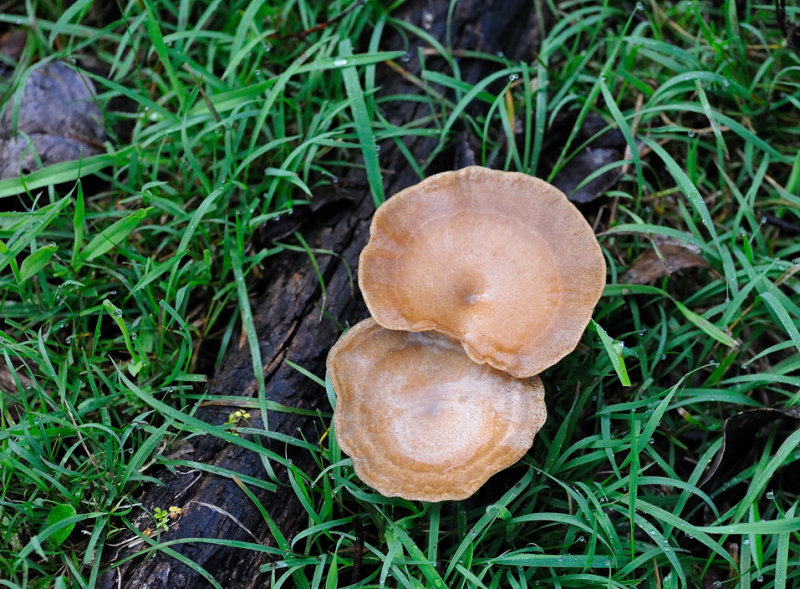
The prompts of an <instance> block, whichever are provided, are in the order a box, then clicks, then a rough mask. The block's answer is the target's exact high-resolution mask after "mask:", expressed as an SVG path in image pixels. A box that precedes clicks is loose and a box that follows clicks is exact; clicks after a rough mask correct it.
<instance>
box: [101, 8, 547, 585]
mask: <svg viewBox="0 0 800 589" xmlns="http://www.w3.org/2000/svg"><path fill="white" fill-rule="evenodd" d="M449 4H450V3H449V2H431V1H427V0H412V1H410V2H407V3H406V4H404V5H403V7H402V9H401V11H400V12H398V13H397V14H395V15H394V16H395V17H397V18H400V19H404V20H406V21H408V22H411V23H413V24H415V25H416V26H417V27H420V28H422V29H425V30H426V31H427V32H428V33H429V34H430V35H432V36H433V37H435V38H437V39H439V41H441V42H442V43H445V42H446V40H447V39H449V42H450V43H451V45H452V47H453V48H454V49H455V50H456V54H458V51H459V50H460V49H469V50H477V51H483V52H488V53H491V54H497V53H499V52H502V53H503V54H504V55H506V56H508V57H509V58H510V59H513V60H520V59H522V60H525V61H530V60H532V59H533V57H534V55H533V50H532V47H533V46H534V40H535V38H536V35H537V34H538V31H537V27H536V22H537V14H536V10H535V4H536V3H533V2H527V1H523V0H491V1H489V2H485V1H481V0H465V1H463V2H460V3H458V4H457V5H456V9H455V11H454V14H453V15H452V21H451V28H450V32H449V35H447V33H446V27H447V23H448V17H447V9H448V6H449ZM405 43H410V45H404V44H405ZM420 43H421V42H420V41H419V40H418V39H415V38H412V37H410V36H408V37H407V38H405V39H404V38H403V37H402V36H401V35H399V34H396V33H392V32H387V34H386V36H385V38H384V41H383V43H382V46H381V49H383V50H393V49H402V50H406V51H408V55H409V56H411V60H410V61H408V62H404V63H403V64H402V67H403V68H405V69H406V70H408V71H409V72H411V73H418V71H419V70H418V67H417V61H416V57H415V56H416V55H417V48H418V46H419V44H420ZM444 63H445V62H444V60H441V59H439V58H436V57H435V56H430V55H428V57H426V67H427V68H428V69H435V68H436V67H444ZM490 67H494V66H490V64H488V63H487V62H485V61H479V60H470V59H466V58H465V59H463V60H462V61H461V62H460V69H461V74H462V77H463V78H465V79H466V80H468V81H470V82H473V83H474V82H476V81H477V80H480V79H481V78H482V77H484V76H485V75H486V74H487V73H490V72H491V71H492V70H491V69H489V68H490ZM415 70H416V71H415ZM378 76H379V84H380V86H381V95H384V96H387V95H394V94H399V93H406V94H408V93H415V92H417V93H418V92H419V90H418V89H417V88H415V87H414V86H413V85H412V84H410V83H409V82H408V80H407V79H406V78H405V77H404V76H403V75H401V73H399V72H398V71H397V69H396V68H390V67H388V66H387V65H381V66H379V71H378ZM428 108H429V107H428V106H427V105H424V104H420V103H412V102H402V103H397V104H396V105H389V106H386V105H384V107H383V110H384V114H385V115H386V117H387V118H388V120H389V121H390V122H391V123H394V124H397V125H403V124H405V123H407V122H409V121H413V120H416V119H418V118H420V117H422V116H425V115H426V114H429V113H428V112H427V110H426V109H428ZM405 141H406V146H407V147H408V149H409V150H410V152H411V153H413V154H415V156H417V157H418V159H419V161H424V160H425V158H426V157H427V156H428V155H429V154H430V153H431V151H432V149H433V146H434V144H433V142H432V141H431V140H430V139H426V138H420V137H416V138H414V137H411V138H407V139H405ZM469 151H470V148H469V146H468V147H467V149H466V151H464V150H463V149H462V150H459V149H455V150H453V151H451V152H448V153H444V154H441V155H440V156H439V157H438V158H437V161H435V162H432V163H431V165H429V166H428V172H430V173H434V172H438V171H442V170H445V169H452V168H454V167H460V166H462V165H465V164H467V163H473V162H471V161H469ZM465 154H466V155H465ZM380 163H381V167H382V170H383V172H384V173H383V178H384V185H385V191H386V194H387V195H391V194H394V193H396V192H398V191H399V190H401V189H403V188H405V187H407V186H409V185H411V184H414V183H416V182H417V181H419V178H418V177H417V176H416V175H415V173H414V171H413V169H412V168H411V166H409V165H408V163H407V162H406V161H405V159H404V157H403V155H402V154H401V153H400V150H399V149H397V148H396V146H395V145H394V144H392V143H391V142H385V143H384V144H383V145H382V150H381V153H380ZM334 188H335V190H333V191H332V192H331V193H330V194H325V195H316V196H315V199H317V198H319V199H320V202H325V203H327V204H325V205H324V206H323V207H322V208H320V209H319V210H317V211H316V212H315V213H314V214H313V215H309V217H308V219H307V222H305V223H304V224H302V226H301V227H300V228H299V231H300V232H301V233H302V235H303V236H304V238H305V239H306V241H307V242H308V243H309V245H310V246H311V247H312V248H320V249H327V250H331V251H334V252H337V253H338V254H340V255H341V256H342V259H339V258H337V257H334V256H317V262H318V263H319V270H320V272H321V274H322V276H323V278H324V282H325V285H326V297H325V300H324V301H323V297H322V292H321V289H320V285H319V282H318V278H317V275H316V273H315V270H314V268H313V267H312V265H311V263H310V261H309V259H308V257H307V256H305V255H302V254H295V253H290V252H287V253H284V254H281V255H279V256H275V257H274V258H273V259H271V260H270V261H271V262H272V265H271V266H270V267H269V268H268V269H267V272H266V275H267V276H268V277H269V278H268V279H267V280H266V281H265V284H264V286H263V292H260V293H259V294H256V293H252V295H251V304H252V306H253V308H254V320H255V326H256V328H257V332H258V337H259V342H260V350H261V357H262V359H263V362H264V376H265V379H266V394H267V398H268V399H269V400H271V401H275V402H277V403H280V404H281V405H288V406H291V407H298V408H303V409H311V410H315V409H320V410H321V411H329V410H330V407H329V406H328V401H327V398H326V396H325V393H324V391H322V390H321V388H320V387H319V386H318V385H316V384H314V383H313V382H311V381H310V380H309V379H308V378H307V377H305V376H303V375H302V374H300V373H299V372H298V371H297V370H295V369H294V368H292V367H290V366H289V365H288V364H287V363H286V360H290V361H291V362H294V363H296V364H298V365H300V366H302V367H304V368H305V369H307V370H309V371H311V372H312V373H314V374H317V375H322V374H324V370H325V368H324V366H325V357H326V354H327V352H328V349H329V348H330V346H331V345H332V344H333V343H334V342H335V341H336V339H337V338H338V336H339V328H338V327H337V326H336V325H335V323H334V322H333V321H331V320H329V319H326V318H322V319H321V309H322V307H323V304H324V308H325V313H326V315H329V316H332V317H334V318H336V319H337V320H338V321H340V322H341V323H347V322H349V323H354V322H356V321H358V320H360V319H362V318H364V317H366V315H367V312H366V309H365V307H364V305H363V303H362V301H361V297H360V295H359V294H358V291H357V286H354V285H352V284H351V282H350V281H349V277H348V273H347V271H346V268H345V265H344V264H345V263H346V264H349V266H350V268H351V269H352V270H353V271H355V269H356V266H357V260H358V254H359V253H360V251H361V249H362V248H363V246H364V244H365V243H366V240H367V237H368V230H369V221H370V219H371V217H372V213H373V212H374V205H373V203H372V198H371V196H370V193H369V189H368V187H367V183H366V178H365V176H364V172H363V169H360V168H352V169H351V170H350V171H349V172H348V173H347V175H346V176H345V177H343V178H342V179H341V180H340V181H339V183H338V184H336V185H335V187H334ZM284 222H285V221H284ZM293 228H294V227H290V229H293ZM275 233H276V231H275V229H274V228H270V227H265V228H264V230H263V232H262V233H261V238H262V239H269V238H271V237H274V235H275ZM277 233H278V234H279V233H280V230H279V229H278V230H277ZM287 239H290V238H287ZM342 260H344V261H342ZM256 390H257V385H256V383H255V380H254V378H253V370H252V361H251V357H250V353H249V349H248V347H247V345H246V343H245V342H244V340H242V343H241V344H240V345H235V346H232V349H231V350H230V351H229V352H228V353H227V355H226V357H225V360H224V362H223V366H222V367H221V369H220V370H219V372H218V373H217V374H216V375H215V377H214V379H213V381H212V382H211V383H210V386H209V392H210V394H211V395H212V398H213V395H220V394H222V395H233V394H235V395H242V396H251V397H252V396H254V395H255V393H256ZM231 411H232V408H231V407H221V406H206V407H203V408H202V409H201V410H200V411H199V412H198V413H197V414H196V416H197V417H199V418H200V419H202V420H204V421H207V422H209V423H212V424H221V423H224V422H225V421H226V419H227V418H228V415H229V414H230V412H231ZM251 414H252V416H253V421H254V422H255V423H260V421H259V420H258V419H257V412H256V411H252V410H251ZM268 423H269V428H270V430H272V431H277V432H281V433H284V434H288V435H292V436H299V435H301V434H302V436H304V437H305V439H306V440H309V441H312V442H316V441H317V440H318V439H319V437H320V435H321V434H322V431H321V430H322V428H323V427H324V426H323V425H322V423H321V422H320V421H319V420H318V419H316V418H309V417H305V416H303V415H298V414H293V413H284V412H270V414H269V415H268ZM262 443H263V444H264V445H265V446H266V447H269V448H270V449H271V450H272V451H274V452H277V453H279V454H281V455H287V456H288V457H289V458H292V460H293V462H294V464H296V465H297V466H298V467H299V468H300V469H302V470H304V471H309V472H313V471H314V466H313V465H312V464H310V461H311V459H310V457H309V453H308V452H301V451H299V450H298V449H297V448H295V447H294V446H292V445H288V444H277V443H276V442H275V441H272V442H270V441H269V440H267V439H264V440H263V442H262ZM180 450H181V452H182V454H181V455H180V458H181V459H184V460H192V461H196V462H202V463H207V464H213V465H216V466H219V467H222V468H227V469H231V470H234V471H236V472H239V473H242V474H243V475H248V476H256V477H262V478H263V477H264V467H263V464H262V463H261V460H260V459H259V458H258V457H257V456H256V455H255V453H253V452H251V451H248V450H245V449H242V448H241V447H239V446H237V445H234V444H228V443H225V442H224V441H221V440H219V439H216V438H212V437H209V436H206V437H197V438H191V439H189V440H186V441H185V442H184V443H183V444H182V445H181V446H180ZM276 472H277V468H276ZM148 474H150V475H151V476H152V475H153V473H152V472H148ZM280 474H281V473H278V476H280ZM157 476H158V478H159V479H160V480H161V481H162V482H163V483H164V484H163V486H158V485H149V486H147V487H145V488H144V489H143V493H142V494H141V496H139V497H136V500H137V501H139V502H140V503H141V505H143V506H145V507H146V508H147V509H149V510H153V509H154V508H155V507H161V508H166V507H167V506H170V505H176V506H179V507H181V508H182V509H183V516H182V517H181V518H180V520H179V521H178V522H177V523H174V524H173V525H172V526H171V527H170V529H169V531H168V532H166V533H163V534H162V535H161V538H160V540H161V542H168V541H173V540H177V539H182V538H209V539H227V540H234V539H235V540H243V541H248V542H253V541H255V540H257V541H258V542H260V543H263V544H267V545H270V544H272V542H273V541H272V537H271V535H270V533H269V530H268V529H267V526H266V524H265V522H264V521H263V518H262V517H261V515H260V514H259V512H258V510H257V509H256V507H255V505H254V504H253V502H252V501H250V500H249V499H248V498H247V497H246V496H245V494H244V493H243V492H242V491H241V490H240V489H239V488H238V487H237V485H236V484H235V483H234V482H233V481H231V480H230V479H228V478H223V477H218V476H213V475H209V474H207V473H205V472H203V471H196V470H189V469H178V471H177V472H176V473H172V472H169V471H167V470H166V469H164V470H161V471H160V472H159V473H158V474H157ZM254 491H255V493H256V495H257V496H258V498H259V500H260V501H261V502H262V503H263V504H264V505H265V506H266V508H267V510H268V511H269V512H270V515H271V517H272V519H273V520H274V521H275V523H276V524H277V525H278V526H279V527H280V528H281V530H282V532H283V534H284V535H285V536H286V537H288V538H291V537H292V536H293V535H294V534H295V533H296V532H297V531H299V530H302V529H304V528H305V527H306V526H307V523H308V522H307V516H306V514H305V512H304V511H303V509H302V508H301V506H300V505H299V502H298V501H297V500H296V497H295V494H294V491H293V490H292V489H291V488H290V487H289V486H288V485H284V486H279V487H278V489H277V491H275V492H274V493H268V492H266V491H264V492H260V490H258V489H254ZM209 506H213V508H212V507H209ZM148 519H149V521H151V522H152V519H151V518H150V516H148V515H146V514H145V512H144V511H143V510H142V513H141V516H140V517H138V518H137V516H136V515H133V517H132V522H133V523H134V525H137V527H138V529H140V530H141V529H143V528H144V526H145V525H146V522H147V521H148ZM131 538H133V539H135V536H134V535H133V534H130V536H129V538H128V539H131ZM125 540H126V538H120V537H115V538H113V541H112V542H111V543H112V544H116V545H117V548H115V549H112V548H107V549H106V552H105V553H104V555H103V557H104V560H105V563H106V565H107V566H108V567H112V568H109V569H108V570H107V571H106V572H105V573H104V575H103V576H102V579H101V580H100V583H99V584H98V586H100V587H106V588H108V589H111V588H113V587H137V588H158V587H164V588H166V587H169V588H179V587H192V588H195V587H205V586H207V581H205V580H204V579H203V578H202V577H201V576H200V575H199V574H198V573H197V572H196V571H194V570H192V569H191V568H190V567H187V566H186V565H185V564H183V563H181V562H179V561H178V560H176V559H175V558H173V557H171V556H169V555H167V554H165V553H164V552H163V551H159V550H156V551H154V552H152V553H151V554H149V555H147V557H141V556H139V557H136V558H133V559H129V560H125V559H126V558H127V557H128V556H129V555H131V554H133V553H136V552H137V551H139V550H141V549H142V548H143V546H144V545H143V543H142V542H141V541H138V542H132V543H129V544H128V543H125ZM170 549H171V550H174V551H175V552H177V553H179V554H181V555H183V556H185V557H186V558H189V559H191V560H192V561H194V562H196V563H197V564H198V565H200V566H201V567H203V568H204V569H205V570H206V571H208V572H209V573H211V575H213V576H214V578H215V579H216V580H217V582H218V583H219V584H220V585H222V586H223V587H241V588H247V587H263V586H265V584H266V579H267V576H266V575H265V574H263V573H259V567H260V566H261V565H262V564H264V563H265V562H267V561H268V560H269V557H268V556H267V555H265V554H263V553H255V552H252V551H248V550H242V549H231V548H229V547H227V546H223V545H218V544H210V543H204V542H191V543H184V544H172V545H171V546H170ZM120 562H121V564H120Z"/></svg>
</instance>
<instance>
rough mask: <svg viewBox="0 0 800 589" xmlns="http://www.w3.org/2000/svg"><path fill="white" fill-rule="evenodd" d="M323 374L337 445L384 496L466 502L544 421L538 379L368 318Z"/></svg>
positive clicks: (431, 336) (442, 339)
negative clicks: (331, 393)
mask: <svg viewBox="0 0 800 589" xmlns="http://www.w3.org/2000/svg"><path fill="white" fill-rule="evenodd" d="M327 366H328V375H329V377H330V379H331V383H332V384H333V388H334V390H335V391H336V395H337V401H336V410H335V412H334V429H335V432H336V439H337V441H338V442H339V446H340V447H341V448H342V450H344V452H346V453H347V454H348V455H349V456H350V458H351V459H352V461H353V467H354V468H355V471H356V474H357V475H358V476H359V478H361V480H363V481H364V482H365V483H367V484H368V485H370V486H371V487H373V488H374V489H376V490H377V491H378V492H380V493H381V494H382V495H385V496H387V497H392V496H400V497H403V498H405V499H412V500H422V501H444V500H457V499H465V498H467V497H469V496H470V495H472V494H473V493H474V492H475V491H477V490H478V488H479V487H480V486H481V485H482V484H483V483H484V482H486V480H487V479H488V478H489V477H490V476H491V475H492V474H494V473H496V472H498V471H499V470H502V469H504V468H506V467H507V466H510V465H511V464H513V463H515V462H516V461H517V460H519V459H520V458H521V457H522V456H523V455H524V454H525V452H526V451H527V450H528V448H530V446H531V444H532V443H533V437H534V435H535V434H536V432H537V431H539V429H540V428H541V427H542V425H543V424H544V422H545V419H546V417H547V413H546V409H545V404H544V388H543V386H542V382H541V380H540V379H539V378H538V377H534V378H531V379H518V378H514V377H512V376H510V375H509V374H506V373H504V372H501V371H499V370H496V369H494V368H492V367H491V366H487V365H480V364H475V363H474V362H473V361H472V360H470V358H469V357H468V356H467V355H466V354H465V353H464V349H463V348H462V347H461V346H460V345H459V344H458V342H455V341H453V340H452V339H450V338H448V337H447V336H444V335H442V334H438V333H435V332H423V333H414V332H407V331H393V330H389V329H385V328H383V327H381V326H380V325H378V324H377V323H376V322H375V321H374V320H373V319H371V318H370V319H365V320H364V321H362V322H360V323H358V324H357V325H356V326H354V327H353V328H352V329H350V331H348V332H347V333H346V334H345V335H344V336H343V337H342V338H341V339H340V340H339V342H337V343H336V345H335V346H333V348H332V349H331V351H330V353H329V355H328V362H327Z"/></svg>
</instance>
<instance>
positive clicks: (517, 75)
mask: <svg viewBox="0 0 800 589" xmlns="http://www.w3.org/2000/svg"><path fill="white" fill-rule="evenodd" d="M514 80H519V74H510V75H509V76H508V81H509V82H513V81H514Z"/></svg>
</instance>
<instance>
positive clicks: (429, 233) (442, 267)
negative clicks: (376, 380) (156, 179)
mask: <svg viewBox="0 0 800 589" xmlns="http://www.w3.org/2000/svg"><path fill="white" fill-rule="evenodd" d="M605 275H606V265H605V260H604V258H603V254H602V252H601V250H600V245H599V244H598V243H597V238H596V237H595V235H594V232H593V231H592V228H591V227H590V226H589V224H588V223H587V222H586V220H585V219H584V218H583V216H582V215H581V214H580V212H579V211H578V210H577V209H576V208H575V207H574V206H573V205H572V203H570V202H569V201H568V200H567V198H566V196H564V194H563V193H562V192H561V191H559V190H558V189H557V188H555V187H554V186H551V185H550V184H548V183H547V182H544V181H543V180H539V179H538V178H534V177H532V176H528V175H525V174H520V173H517V172H501V171H496V170H489V169H487V168H481V167H478V166H472V167H469V168H464V169H462V170H457V171H455V172H444V173H442V174H437V175H435V176H431V177H430V178H428V179H426V180H424V181H422V182H420V183H419V184H417V185H415V186H412V187H410V188H406V189H405V190H403V191H401V192H400V193H398V194H397V195H395V196H394V197H392V198H390V199H389V200H387V201H386V202H385V203H384V204H382V205H381V206H380V207H379V208H378V210H377V211H376V213H375V216H374V218H373V220H372V225H371V226H370V240H369V243H368V244H367V247H366V248H364V250H363V251H362V253H361V259H360V262H359V268H358V283H359V286H360V287H361V292H362V293H363V295H364V300H365V302H366V304H367V307H368V308H369V311H370V313H371V314H372V316H373V317H374V318H375V320H376V321H377V322H378V323H380V324H381V325H383V326H384V327H387V328H389V329H400V330H407V331H427V330H435V331H439V332H442V333H446V334H448V335H451V336H453V337H455V338H456V339H458V340H459V341H461V343H462V345H463V346H464V348H465V350H466V351H467V354H469V356H470V358H472V359H473V360H474V361H475V362H478V363H482V364H483V363H488V364H490V365H491V366H494V367H495V368H499V369H500V370H503V371H506V372H509V373H511V374H513V375H514V376H518V377H525V376H531V375H534V374H539V373H540V372H542V371H543V370H544V369H545V368H547V367H549V366H552V365H553V364H555V363H556V362H558V361H559V360H560V359H561V358H563V357H564V356H566V355H567V354H568V353H570V352H571V351H572V350H574V349H575V346H576V345H577V344H578V341H579V339H580V337H581V334H582V333H583V330H584V329H585V328H586V325H587V324H588V323H589V320H590V319H591V316H592V310H593V309H594V306H595V305H596V304H597V301H598V300H599V298H600V295H601V293H602V291H603V287H604V285H605Z"/></svg>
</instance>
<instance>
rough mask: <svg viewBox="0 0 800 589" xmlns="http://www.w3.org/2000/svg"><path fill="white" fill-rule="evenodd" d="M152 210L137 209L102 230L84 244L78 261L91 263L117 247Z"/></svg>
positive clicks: (148, 208)
mask: <svg viewBox="0 0 800 589" xmlns="http://www.w3.org/2000/svg"><path fill="white" fill-rule="evenodd" d="M152 210H153V207H147V208H144V209H139V210H137V211H134V212H132V213H130V214H128V215H127V216H125V217H123V218H122V219H120V220H118V221H116V222H115V223H113V224H112V225H111V226H109V227H106V228H105V229H103V230H102V231H101V232H100V233H98V234H97V235H95V236H94V238H92V240H91V241H90V242H89V243H88V244H86V247H85V248H84V249H83V251H82V252H81V256H80V261H82V262H91V261H93V260H94V259H95V258H98V257H99V256H102V255H103V254H105V253H106V252H108V251H110V250H111V249H113V248H114V247H116V246H117V245H119V244H120V243H121V242H122V241H124V240H125V238H127V237H128V235H130V234H131V233H132V232H133V231H134V230H135V229H136V228H137V227H138V226H139V224H140V223H141V222H142V221H144V219H145V217H147V215H149V214H150V212H151V211H152Z"/></svg>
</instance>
